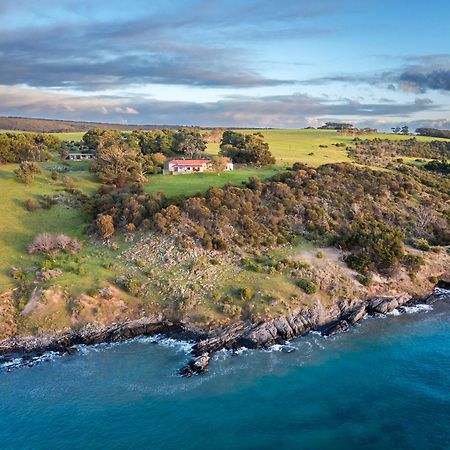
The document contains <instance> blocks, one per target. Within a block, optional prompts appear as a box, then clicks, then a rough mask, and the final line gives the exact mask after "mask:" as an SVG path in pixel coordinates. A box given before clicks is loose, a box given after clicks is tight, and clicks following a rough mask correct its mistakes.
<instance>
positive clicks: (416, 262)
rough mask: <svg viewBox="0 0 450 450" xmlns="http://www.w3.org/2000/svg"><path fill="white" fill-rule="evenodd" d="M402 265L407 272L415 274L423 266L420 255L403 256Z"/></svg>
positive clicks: (423, 262)
mask: <svg viewBox="0 0 450 450" xmlns="http://www.w3.org/2000/svg"><path fill="white" fill-rule="evenodd" d="M402 264H403V265H404V266H405V267H406V269H407V270H408V272H410V273H416V272H417V271H418V270H419V269H420V268H421V266H423V265H424V264H425V261H424V259H423V258H422V256H420V255H410V254H408V255H405V256H404V257H403V258H402Z"/></svg>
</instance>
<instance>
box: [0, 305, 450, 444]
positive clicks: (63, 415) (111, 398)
mask: <svg viewBox="0 0 450 450" xmlns="http://www.w3.org/2000/svg"><path fill="white" fill-rule="evenodd" d="M190 345H191V344H190V343H189V342H178V341H174V340H171V339H164V338H139V339H135V340H133V341H130V342H125V343H121V344H114V345H99V346H96V347H90V348H87V347H82V348H80V350H79V352H78V354H77V355H75V356H64V357H55V358H54V359H52V360H51V361H50V362H42V363H41V364H38V365H37V366H35V367H32V368H21V369H17V370H15V371H13V372H11V373H6V372H4V371H3V372H1V373H0V448H2V449H46V450H48V449H105V448H107V449H131V448H139V449H141V448H145V449H152V450H157V449H196V450H198V449H208V450H209V449H227V450H228V449H277V450H283V449H330V448H332V449H335V450H337V449H358V450H364V449H384V450H386V449H395V450H401V449H408V450H410V449H420V450H423V449H443V450H444V449H445V450H448V449H450V300H447V301H444V302H441V303H437V304H435V305H434V306H433V308H432V309H431V308H422V309H421V310H420V311H418V310H417V309H410V310H409V313H408V314H401V315H396V314H395V313H394V314H391V315H389V316H386V317H376V318H371V319H367V320H363V321H362V322H361V323H360V324H359V325H358V326H356V327H354V328H352V329H351V331H349V332H347V333H344V334H341V335H337V336H334V337H330V338H323V337H321V336H319V335H316V334H310V335H308V336H306V337H302V338H299V339H296V340H295V341H293V342H292V343H291V344H290V345H291V346H292V347H293V348H295V350H296V351H294V352H292V353H285V352H282V351H280V348H279V347H276V346H275V347H274V348H272V349H270V350H267V351H256V350H255V351H253V350H242V351H241V352H238V353H239V354H238V355H232V354H231V353H229V352H221V353H219V354H218V355H216V356H215V357H214V358H213V360H212V361H211V364H210V369H209V372H208V374H207V375H205V376H196V377H194V378H191V379H186V378H182V377H179V376H178V375H177V370H178V369H179V368H180V367H181V366H182V365H183V364H184V363H185V362H186V361H187V360H188V359H189V355H188V351H189V348H190Z"/></svg>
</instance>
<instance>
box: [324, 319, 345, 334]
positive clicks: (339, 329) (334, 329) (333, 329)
mask: <svg viewBox="0 0 450 450" xmlns="http://www.w3.org/2000/svg"><path fill="white" fill-rule="evenodd" d="M347 330H348V322H347V321H346V320H341V321H339V322H335V323H333V324H331V325H329V326H327V327H326V328H325V329H323V330H322V331H321V333H322V336H331V335H333V334H337V333H343V332H344V331H347Z"/></svg>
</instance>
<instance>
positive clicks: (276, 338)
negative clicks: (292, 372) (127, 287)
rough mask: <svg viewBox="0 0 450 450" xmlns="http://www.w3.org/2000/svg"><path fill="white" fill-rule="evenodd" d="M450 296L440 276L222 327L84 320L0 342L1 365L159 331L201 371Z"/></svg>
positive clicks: (189, 371) (157, 320)
mask: <svg viewBox="0 0 450 450" xmlns="http://www.w3.org/2000/svg"><path fill="white" fill-rule="evenodd" d="M446 298H450V280H449V279H448V278H445V279H441V280H440V281H439V282H438V283H437V284H436V286H435V287H434V289H433V290H432V292H430V293H429V294H428V295H425V296H420V297H414V296H411V295H409V294H400V295H395V296H385V297H382V296H376V297H372V298H369V299H367V300H364V301H360V302H358V303H357V304H356V305H353V306H351V307H349V306H348V305H345V304H343V305H340V304H339V303H337V304H333V305H329V306H324V305H322V304H321V303H320V302H317V303H315V304H314V305H313V306H312V307H311V308H302V309H299V310H295V311H292V312H291V313H290V314H288V315H286V316H278V317H276V318H274V319H272V320H269V321H262V322H258V323H252V322H250V321H238V322H235V323H233V324H231V325H229V326H227V327H224V328H219V329H215V330H212V331H209V332H208V331H205V330H201V329H198V328H194V327H193V326H192V325H191V324H188V323H182V322H171V321H168V320H164V319H163V318H162V317H160V316H152V317H143V318H140V319H137V320H129V321H124V322H119V323H113V324H111V325H107V326H100V325H97V324H95V323H93V324H88V325H86V326H84V327H83V328H82V329H80V330H78V331H69V332H65V333H61V334H58V335H54V336H42V337H41V336H13V337H10V338H7V339H5V340H3V341H0V365H4V364H8V363H10V362H13V361H17V362H16V363H15V364H12V365H10V366H9V367H8V368H7V370H6V371H7V372H9V371H12V370H14V369H17V368H19V367H24V366H33V365H34V364H36V363H37V362H39V361H40V358H41V357H43V356H44V355H45V354H46V353H55V354H58V355H73V354H75V353H76V352H77V349H76V346H78V345H87V346H91V345H97V344H102V343H118V342H123V341H127V340H129V339H133V338H136V337H139V336H153V335H158V334H161V335H164V336H166V337H170V338H174V339H183V340H191V341H193V342H194V345H193V348H192V356H193V359H191V360H190V361H189V362H188V364H187V365H186V366H184V367H182V368H181V369H180V371H179V373H180V374H181V375H183V376H188V377H189V376H192V375H194V374H202V373H205V372H206V371H207V370H208V363H209V358H210V356H211V355H213V354H214V353H216V352H218V351H220V350H223V349H227V350H237V349H239V348H242V347H246V348H252V349H265V348H269V347H271V346H273V345H275V344H281V345H283V344H286V343H287V342H288V341H290V340H291V339H294V338H297V337H300V336H304V335H306V334H308V333H309V332H319V333H320V334H321V335H322V336H330V335H333V334H337V333H342V332H345V331H347V330H348V329H349V328H350V327H351V326H354V325H355V324H357V323H358V322H359V321H360V320H362V319H363V318H364V317H366V315H369V316H375V315H377V314H388V313H390V312H392V311H394V310H399V311H400V312H402V308H407V307H413V306H417V305H431V304H433V303H435V302H436V301H439V300H445V299H446Z"/></svg>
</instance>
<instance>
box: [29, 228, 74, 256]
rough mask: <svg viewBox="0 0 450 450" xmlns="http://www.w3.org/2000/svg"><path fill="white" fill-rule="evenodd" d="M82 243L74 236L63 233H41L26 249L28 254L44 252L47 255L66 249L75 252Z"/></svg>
mask: <svg viewBox="0 0 450 450" xmlns="http://www.w3.org/2000/svg"><path fill="white" fill-rule="evenodd" d="M81 247H82V243H81V242H80V241H79V240H78V239H75V238H70V237H69V236H66V235H65V234H51V233H42V234H39V235H38V236H36V237H35V238H34V239H33V241H32V242H31V244H30V245H28V247H27V251H28V253H30V254H34V253H45V254H48V255H51V254H55V253H59V252H60V251H66V252H68V253H77V252H79V251H80V250H81Z"/></svg>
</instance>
